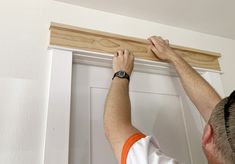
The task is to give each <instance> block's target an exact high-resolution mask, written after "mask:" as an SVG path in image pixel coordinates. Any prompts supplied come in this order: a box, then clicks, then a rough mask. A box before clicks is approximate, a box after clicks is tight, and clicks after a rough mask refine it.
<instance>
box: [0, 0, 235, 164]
mask: <svg viewBox="0 0 235 164" xmlns="http://www.w3.org/2000/svg"><path fill="white" fill-rule="evenodd" d="M0 20H1V21H0V23H1V28H0V55H1V58H0V164H15V163H17V164H39V163H42V158H43V145H44V137H45V126H46V106H47V95H48V81H49V80H48V79H49V78H48V77H49V67H50V57H49V56H48V55H47V46H48V36H49V30H48V28H49V24H50V22H51V21H54V22H58V23H64V24H71V25H75V26H80V27H85V28H91V29H96V30H102V31H107V32H113V33H119V34H123V35H129V36H134V37H140V38H146V37H148V36H150V35H162V36H163V37H165V38H168V39H170V40H171V43H173V44H177V45H183V46H188V47H193V48H199V49H203V50H210V51H216V52H220V53H222V55H223V56H222V59H221V66H222V70H223V71H224V75H223V76H222V77H223V84H224V88H225V93H226V94H229V93H230V91H231V90H232V89H233V88H234V87H233V84H234V83H235V77H234V73H233V70H234V68H235V66H234V64H233V61H235V57H234V54H235V46H234V45H235V41H234V40H229V39H225V38H220V37H216V36H211V35H206V34H202V33H197V32H193V31H188V30H185V29H180V28H175V27H170V26H165V25H161V24H156V23H153V22H148V21H143V20H138V19H134V18H129V17H123V16H119V15H114V14H110V13H105V12H100V11H96V10H91V9H86V8H81V7H76V6H72V5H67V4H63V3H59V2H55V1H52V0H21V1H15V0H4V1H0Z"/></svg>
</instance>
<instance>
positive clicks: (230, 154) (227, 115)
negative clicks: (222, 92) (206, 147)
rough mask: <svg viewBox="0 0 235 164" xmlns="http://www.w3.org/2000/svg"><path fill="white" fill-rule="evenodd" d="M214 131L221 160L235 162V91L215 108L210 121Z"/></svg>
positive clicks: (229, 162)
mask: <svg viewBox="0 0 235 164" xmlns="http://www.w3.org/2000/svg"><path fill="white" fill-rule="evenodd" d="M208 123H209V124H210V125H211V126H212V128H213V132H214V143H215V147H216V149H217V152H218V153H219V156H220V160H221V162H223V163H226V164H234V163H235V152H234V151H235V150H234V148H235V91H234V92H233V93H232V94H231V95H230V96H229V97H227V98H224V99H223V100H221V101H220V102H219V103H218V104H217V105H216V107H215V109H214V110H213V112H212V114H211V116H210V119H209V122H208Z"/></svg>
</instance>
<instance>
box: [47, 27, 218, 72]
mask: <svg viewBox="0 0 235 164" xmlns="http://www.w3.org/2000/svg"><path fill="white" fill-rule="evenodd" d="M50 32H51V35H50V45H54V46H61V47H66V48H75V49H76V48H77V49H82V50H87V51H94V52H104V53H111V54H113V53H115V52H116V51H117V50H118V49H128V50H129V51H131V52H132V53H133V54H134V55H135V57H136V58H141V59H146V60H153V61H159V59H157V58H156V57H155V56H154V54H153V52H152V51H151V49H150V43H149V42H148V41H147V40H144V39H138V38H133V37H127V36H122V35H117V34H111V33H106V32H100V31H95V30H89V29H84V28H79V27H74V26H69V25H63V24H58V23H52V24H51V27H50ZM171 47H172V48H173V49H174V51H175V52H177V53H178V54H180V55H181V56H182V57H183V58H184V59H185V60H186V61H187V62H189V63H190V64H191V65H192V66H194V67H199V68H206V69H214V70H220V65H219V61H218V58H219V57H220V54H219V53H214V52H208V51H203V50H197V49H192V48H186V47H181V46H176V45H171Z"/></svg>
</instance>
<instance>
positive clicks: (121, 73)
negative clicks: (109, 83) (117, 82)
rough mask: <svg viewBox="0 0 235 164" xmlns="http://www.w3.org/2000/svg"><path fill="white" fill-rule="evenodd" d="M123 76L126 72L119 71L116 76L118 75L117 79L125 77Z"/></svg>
mask: <svg viewBox="0 0 235 164" xmlns="http://www.w3.org/2000/svg"><path fill="white" fill-rule="evenodd" d="M125 74H126V72H124V71H119V72H118V74H117V75H118V77H125Z"/></svg>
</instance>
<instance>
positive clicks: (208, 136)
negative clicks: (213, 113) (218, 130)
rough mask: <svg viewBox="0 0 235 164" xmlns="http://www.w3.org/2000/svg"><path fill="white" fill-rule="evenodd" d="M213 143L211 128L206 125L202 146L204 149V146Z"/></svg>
mask: <svg viewBox="0 0 235 164" xmlns="http://www.w3.org/2000/svg"><path fill="white" fill-rule="evenodd" d="M210 143H213V128H212V126H211V125H210V124H206V126H205V129H204V133H203V136H202V145H203V147H205V146H206V145H208V144H210Z"/></svg>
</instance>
